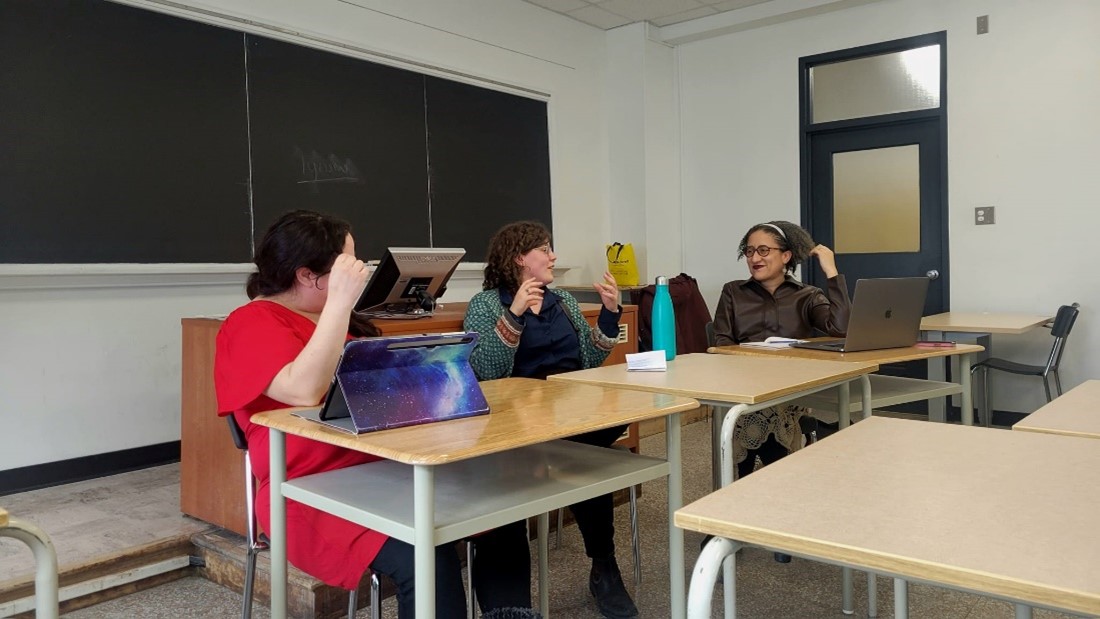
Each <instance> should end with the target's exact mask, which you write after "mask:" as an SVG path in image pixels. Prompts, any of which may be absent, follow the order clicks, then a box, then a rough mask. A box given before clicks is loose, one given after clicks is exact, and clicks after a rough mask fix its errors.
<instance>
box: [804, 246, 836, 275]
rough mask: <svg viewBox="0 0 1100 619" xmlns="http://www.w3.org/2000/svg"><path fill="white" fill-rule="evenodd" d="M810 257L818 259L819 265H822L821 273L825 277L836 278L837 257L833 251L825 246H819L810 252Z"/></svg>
mask: <svg viewBox="0 0 1100 619" xmlns="http://www.w3.org/2000/svg"><path fill="white" fill-rule="evenodd" d="M810 255H811V256H815V257H817V263H818V264H819V265H821V271H822V272H823V273H824V274H825V277H836V275H837V270H836V256H835V255H834V254H833V250H831V249H829V248H828V247H825V246H824V245H818V246H816V247H814V248H813V249H811V250H810Z"/></svg>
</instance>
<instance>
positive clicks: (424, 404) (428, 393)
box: [295, 333, 489, 434]
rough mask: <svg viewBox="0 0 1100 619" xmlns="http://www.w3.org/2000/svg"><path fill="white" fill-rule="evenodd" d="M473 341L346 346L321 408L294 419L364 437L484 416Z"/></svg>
mask: <svg viewBox="0 0 1100 619" xmlns="http://www.w3.org/2000/svg"><path fill="white" fill-rule="evenodd" d="M477 340H478V334H477V333H446V334H433V335H405V336H388V337H377V338H368V339H362V340H353V341H350V342H348V343H347V344H346V345H345V346H344V353H343V355H342V356H341V357H340V363H339V365H338V366H337V368H336V375H335V376H334V377H333V380H332V386H331V387H330V388H329V392H328V396H327V397H326V398H325V403H324V405H322V406H321V408H320V409H319V410H318V409H310V410H307V411H301V412H299V413H295V414H296V415H298V416H299V417H302V418H303V419H309V420H311V421H316V422H318V423H323V424H325V425H327V426H330V427H332V428H335V429H337V430H341V431H343V432H348V433H351V434H363V433H364V432H374V431H377V430H388V429H390V428H401V427H404V426H413V425H418V424H423V423H432V422H436V421H444V420H447V419H458V418H462V417H472V416H474V415H483V414H485V413H488V412H489V403H488V402H487V401H486V400H485V395H484V394H483V393H482V392H481V386H480V385H478V382H477V377H476V376H474V370H473V368H472V367H470V353H471V352H473V350H474V347H475V346H477Z"/></svg>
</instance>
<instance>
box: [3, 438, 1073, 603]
mask: <svg viewBox="0 0 1100 619" xmlns="http://www.w3.org/2000/svg"><path fill="white" fill-rule="evenodd" d="M708 437H709V426H708V425H707V424H706V423H696V424H692V425H690V426H687V427H686V428H685V429H684V444H685V445H686V446H688V448H686V449H685V463H684V495H685V500H686V501H691V500H694V499H696V498H698V497H700V496H703V495H704V494H705V493H706V492H707V490H708V484H709V479H710V450H709V448H708V447H707V445H709V441H708ZM642 451H643V453H646V454H652V455H661V454H663V453H664V436H663V435H659V436H656V437H650V438H646V439H643V440H642ZM177 485H178V467H175V466H167V467H158V468H157V469H150V470H148V471H139V472H137V473H129V474H127V475H125V476H116V477H115V478H112V479H108V480H98V481H94V482H82V483H81V484H74V485H71V486H67V487H61V488H55V489H50V490H46V491H37V492H35V493H26V494H27V495H35V496H33V497H31V496H24V495H12V496H9V497H0V503H2V504H4V505H5V506H12V507H11V511H12V512H13V513H17V514H20V515H21V516H23V517H25V518H27V519H29V520H37V521H38V522H40V523H42V524H43V526H44V528H46V530H47V531H48V532H49V533H50V534H51V535H54V537H55V541H56V542H57V545H58V550H59V554H61V555H62V556H63V557H66V558H65V559H63V560H62V561H63V562H67V561H72V560H78V559H79V557H80V556H81V555H83V554H87V553H94V552H102V551H104V550H113V549H116V548H118V547H119V546H121V545H123V544H125V543H130V542H128V541H127V540H131V539H132V540H135V541H137V542H140V541H142V540H147V539H149V538H150V537H155V536H156V535H157V534H158V533H157V532H158V531H160V532H172V533H175V532H179V531H188V530H198V529H200V528H202V527H203V526H204V525H202V523H199V522H197V521H194V520H191V519H188V518H186V517H183V516H180V515H179V514H178V509H177V505H178V496H177V493H178V490H177ZM112 495H114V496H113V497H112ZM665 496H666V495H665V484H664V483H663V482H650V483H647V484H645V486H644V488H643V493H642V497H641V499H640V503H639V508H640V514H639V526H640V527H641V530H642V533H643V540H644V544H643V548H642V563H643V583H642V588H641V591H640V592H636V600H637V602H638V606H639V608H640V609H641V611H642V616H643V617H657V618H663V617H668V616H669V604H668V562H667V559H665V557H667V554H668V551H667V548H668V530H667V526H668V525H667V517H666V515H665V513H666V510H665ZM12 499H17V501H13V500H12ZM112 505H117V507H112ZM55 512H64V513H55ZM82 518H83V519H86V522H81V519H82ZM616 518H617V522H616V545H617V547H618V549H619V552H618V556H619V562H620V565H621V566H622V569H623V571H624V576H625V577H626V580H627V581H628V583H629V581H630V580H631V578H630V570H631V566H632V563H631V559H630V550H629V548H630V541H629V532H630V526H629V522H628V519H627V510H626V509H625V508H620V509H618V510H617V513H616ZM55 527H56V528H55ZM686 537H687V539H686V545H687V555H688V556H687V567H688V569H689V574H688V576H689V577H690V568H691V566H692V565H693V564H694V562H695V559H696V557H697V556H698V554H699V543H700V541H701V537H700V536H699V535H696V534H693V533H689V534H688V535H687V536H686ZM551 543H553V542H551ZM24 552H26V554H27V557H26V559H27V560H25V561H24V560H22V559H21V558H20V557H19V556H18V555H19V553H14V555H13V553H12V551H11V549H10V548H8V547H7V546H0V568H2V570H3V571H2V572H0V574H8V575H9V576H10V575H11V574H13V573H19V572H20V570H21V569H23V571H26V572H27V573H29V570H30V569H31V568H30V565H31V562H30V560H29V559H30V556H29V552H27V551H24ZM738 557H739V559H738V570H737V574H738V577H737V593H738V609H739V613H738V616H739V617H741V618H742V619H745V618H748V619H780V618H782V619H786V618H792V617H797V618H809V617H837V618H838V619H839V618H840V617H845V615H842V614H841V612H840V568H837V567H833V566H829V565H823V564H819V563H814V562H812V561H806V560H802V559H798V558H796V559H794V560H793V561H792V562H791V563H789V564H780V563H776V562H775V561H774V560H773V559H772V555H771V553H770V552H766V551H763V550H760V549H752V548H747V549H745V550H743V551H742V552H741V554H739V555H738ZM588 565H589V562H588V561H587V559H586V558H585V556H584V549H583V546H582V542H581V539H580V535H579V534H578V533H577V531H576V529H574V528H568V529H566V531H565V533H564V536H563V546H562V548H551V551H550V574H551V581H552V582H551V602H550V604H551V609H552V610H553V614H554V616H555V617H565V618H589V617H592V618H595V617H598V614H597V613H596V611H595V607H594V605H593V604H592V602H591V599H590V596H589V595H588V593H587V577H588ZM19 566H23V567H22V568H20V567H19ZM3 578H5V577H0V580H2V579H3ZM855 583H856V601H857V610H856V615H855V616H856V617H866V616H867V608H866V606H867V602H866V599H867V598H866V579H865V577H864V576H863V574H861V573H857V574H856V576H855ZM628 587H630V588H633V585H630V584H628ZM878 588H879V609H880V612H879V616H880V617H883V618H884V619H885V618H888V617H892V616H893V613H892V609H893V581H891V580H890V579H887V578H879V587H878ZM721 598H722V595H721V590H720V588H719V590H718V591H717V592H716V594H715V599H714V613H713V616H715V617H719V616H721V608H722V601H721ZM240 601H241V598H240V596H238V595H235V594H233V593H231V592H229V591H227V590H225V589H223V588H221V587H219V586H217V585H213V584H211V583H209V582H207V581H204V580H201V579H198V578H185V579H182V580H179V581H176V582H173V583H169V584H167V585H163V586H161V587H157V588H155V589H150V590H147V591H143V592H139V593H136V594H133V595H130V596H127V597H125V598H121V599H119V600H114V601H111V602H106V603H103V604H100V605H97V606H94V607H90V608H87V609H83V610H80V611H76V612H73V613H69V614H68V615H66V617H70V618H73V619H101V618H115V617H140V618H159V617H195V618H207V617H209V618H221V617H233V616H235V615H239V613H240ZM909 602H910V616H911V617H913V618H914V619H920V618H934V619H1000V618H1004V619H1009V618H1011V617H1013V616H1014V614H1013V609H1012V607H1011V606H1010V605H1008V604H1006V603H1003V602H998V601H995V600H990V599H987V598H983V597H979V596H975V595H970V594H965V593H959V592H955V591H948V590H945V589H940V588H937V587H931V586H925V585H911V586H910V594H909ZM383 611H384V615H385V616H386V617H396V611H395V609H394V605H393V600H392V599H389V600H387V601H386V604H384V606H383ZM253 616H254V617H256V618H257V619H264V618H266V617H268V613H267V611H266V609H263V608H258V607H257V608H255V609H254V615H253ZM360 616H361V617H365V616H366V611H361V612H360ZM1035 617H1036V619H1054V618H1060V617H1065V615H1060V614H1057V613H1051V612H1044V611H1036V613H1035Z"/></svg>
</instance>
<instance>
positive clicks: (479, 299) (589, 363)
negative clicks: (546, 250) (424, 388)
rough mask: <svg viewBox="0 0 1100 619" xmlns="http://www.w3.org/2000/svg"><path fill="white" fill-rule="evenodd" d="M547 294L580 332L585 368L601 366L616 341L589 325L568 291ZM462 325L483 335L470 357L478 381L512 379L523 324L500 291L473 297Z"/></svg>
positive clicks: (488, 291) (484, 292)
mask: <svg viewBox="0 0 1100 619" xmlns="http://www.w3.org/2000/svg"><path fill="white" fill-rule="evenodd" d="M546 292H547V294H554V295H557V296H558V299H559V300H560V302H561V304H562V307H563V308H564V309H565V314H566V315H567V316H569V320H570V321H571V322H572V323H573V328H574V329H576V330H577V339H578V340H579V341H580V343H581V364H582V367H583V368H585V369H587V368H594V367H598V366H599V365H600V364H602V363H603V362H604V360H605V359H607V355H608V354H609V353H610V352H611V349H612V348H614V347H615V344H616V339H615V338H614V337H608V336H606V335H604V334H603V332H602V331H600V330H599V329H593V328H592V327H591V326H589V324H588V321H587V320H585V319H584V314H583V313H581V306H580V305H579V304H578V303H577V299H576V298H574V297H573V295H571V294H569V292H567V291H565V290H559V289H556V288H548V289H547V290H546ZM462 326H463V329H465V330H466V331H476V332H477V333H478V335H479V336H480V337H479V340H478V344H477V347H476V348H474V352H473V354H472V355H470V365H472V366H473V368H474V374H476V375H477V378H478V380H491V379H494V378H506V377H508V376H511V375H512V364H513V361H514V360H515V355H516V348H517V347H519V337H520V335H521V334H522V333H523V325H521V324H519V322H517V321H516V320H515V318H513V317H512V313H511V312H509V311H507V309H506V308H505V307H504V305H503V304H501V301H500V291H499V290H497V289H492V290H484V291H482V292H479V293H477V294H476V295H474V298H472V299H470V303H469V305H467V306H466V316H465V318H463V320H462Z"/></svg>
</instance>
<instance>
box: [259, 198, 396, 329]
mask: <svg viewBox="0 0 1100 619" xmlns="http://www.w3.org/2000/svg"><path fill="white" fill-rule="evenodd" d="M348 234H351V225H350V224H348V222H346V221H344V220H342V219H339V218H337V217H333V216H331V215H323V214H321V213H315V212H313V211H291V212H289V213H286V214H284V215H282V216H281V217H279V218H278V219H276V220H275V222H274V223H272V224H271V226H270V227H269V228H268V229H267V231H266V232H264V237H263V240H261V241H260V244H259V246H257V247H256V256H255V258H254V259H253V262H254V263H255V264H256V272H255V273H252V274H251V275H249V276H248V283H247V284H245V293H246V294H247V295H248V298H249V299H255V298H256V297H259V296H271V295H275V294H279V293H281V292H286V291H287V290H290V288H291V287H293V286H294V280H295V278H296V277H297V275H296V272H297V270H298V269H299V268H301V267H305V268H307V269H309V270H310V271H312V272H314V273H316V274H317V275H324V274H326V273H328V272H329V271H331V270H332V264H333V263H334V262H336V257H337V256H339V255H340V253H341V252H343V251H344V244H345V243H346V242H347V237H348ZM348 330H349V331H350V332H351V334H352V335H355V336H357V337H361V336H364V335H378V334H379V331H378V329H377V327H375V326H374V325H373V324H371V323H370V321H369V320H367V319H366V318H363V317H361V316H358V315H357V314H355V313H352V315H351V324H350V326H349V328H348Z"/></svg>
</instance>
